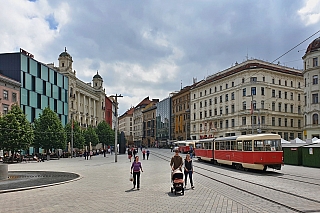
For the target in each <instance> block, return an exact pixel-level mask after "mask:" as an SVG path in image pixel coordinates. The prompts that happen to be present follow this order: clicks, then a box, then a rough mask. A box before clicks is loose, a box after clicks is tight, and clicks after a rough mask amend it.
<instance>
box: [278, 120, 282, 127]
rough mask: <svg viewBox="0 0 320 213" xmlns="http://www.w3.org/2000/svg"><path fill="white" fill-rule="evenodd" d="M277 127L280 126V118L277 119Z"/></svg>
mask: <svg viewBox="0 0 320 213" xmlns="http://www.w3.org/2000/svg"><path fill="white" fill-rule="evenodd" d="M278 126H281V118H278Z"/></svg>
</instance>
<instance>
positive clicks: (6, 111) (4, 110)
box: [3, 105, 9, 115]
mask: <svg viewBox="0 0 320 213" xmlns="http://www.w3.org/2000/svg"><path fill="white" fill-rule="evenodd" d="M8 111H9V106H8V105H3V114H4V115H6V114H8Z"/></svg>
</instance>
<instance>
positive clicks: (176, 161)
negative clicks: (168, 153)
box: [170, 149, 183, 171]
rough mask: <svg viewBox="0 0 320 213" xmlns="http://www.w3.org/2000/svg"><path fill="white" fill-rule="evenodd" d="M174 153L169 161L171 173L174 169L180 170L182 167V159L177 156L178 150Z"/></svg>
mask: <svg viewBox="0 0 320 213" xmlns="http://www.w3.org/2000/svg"><path fill="white" fill-rule="evenodd" d="M174 151H175V154H174V156H173V157H172V158H171V161H170V166H171V169H172V171H174V170H176V169H180V170H181V168H182V165H183V160H182V157H181V156H180V155H179V150H177V149H176V150H174ZM181 171H182V170H181Z"/></svg>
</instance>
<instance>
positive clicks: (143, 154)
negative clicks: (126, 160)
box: [142, 149, 146, 160]
mask: <svg viewBox="0 0 320 213" xmlns="http://www.w3.org/2000/svg"><path fill="white" fill-rule="evenodd" d="M142 157H143V160H145V159H146V150H145V149H143V150H142Z"/></svg>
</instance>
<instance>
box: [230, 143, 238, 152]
mask: <svg viewBox="0 0 320 213" xmlns="http://www.w3.org/2000/svg"><path fill="white" fill-rule="evenodd" d="M230 143H231V150H237V143H236V142H235V141H231V142H230Z"/></svg>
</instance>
